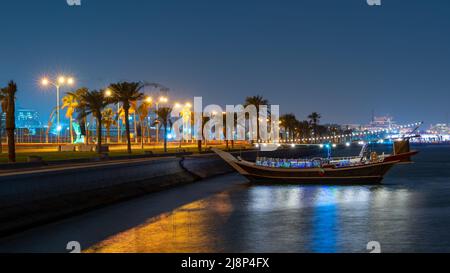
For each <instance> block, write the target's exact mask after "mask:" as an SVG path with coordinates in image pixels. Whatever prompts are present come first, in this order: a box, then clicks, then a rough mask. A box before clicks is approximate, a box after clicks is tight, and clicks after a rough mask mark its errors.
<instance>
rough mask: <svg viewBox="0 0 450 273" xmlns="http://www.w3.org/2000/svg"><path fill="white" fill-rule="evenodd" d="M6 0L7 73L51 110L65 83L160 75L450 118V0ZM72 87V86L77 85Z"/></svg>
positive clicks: (324, 107) (278, 97) (3, 46)
mask: <svg viewBox="0 0 450 273" xmlns="http://www.w3.org/2000/svg"><path fill="white" fill-rule="evenodd" d="M382 4H383V5H382V6H381V7H371V6H368V5H367V4H366V1H365V0H341V1H338V0H282V1H280V0H220V1H219V0H179V1H177V0H82V6H81V7H70V6H68V5H67V4H66V0H41V1H38V0H34V1H30V0H1V1H0V11H1V14H2V16H0V37H1V38H0V41H1V42H0V85H1V86H3V85H5V84H6V83H7V81H8V80H11V79H13V80H15V81H16V82H17V83H18V85H19V93H18V106H19V107H24V108H34V109H36V110H38V111H40V112H41V119H42V121H46V119H47V115H48V114H49V112H50V110H49V109H50V108H51V107H53V106H54V105H55V100H56V99H55V93H54V90H42V89H41V88H40V87H39V85H38V82H39V78H40V77H41V76H42V75H56V74H57V73H59V72H63V73H69V74H71V75H73V76H74V77H76V79H77V81H78V82H77V83H78V87H81V86H87V87H89V88H93V89H97V88H102V87H105V86H107V85H108V83H110V82H116V81H120V80H145V81H151V82H160V83H162V84H163V85H165V86H167V87H170V88H171V90H172V91H171V94H170V97H171V98H173V99H172V100H177V101H184V100H186V99H189V98H190V99H191V100H192V97H193V96H203V98H204V103H216V104H221V105H225V104H238V103H241V102H242V101H243V99H244V98H245V96H250V95H256V94H261V95H263V96H264V97H266V98H268V99H269V100H270V102H271V103H273V104H279V105H280V107H281V111H282V112H294V113H295V114H296V115H297V116H298V118H305V117H306V116H307V114H309V113H311V112H312V111H317V112H320V113H321V114H322V116H323V122H339V123H362V122H367V121H368V120H370V116H371V112H372V110H375V113H376V114H378V115H382V114H391V115H393V116H394V117H395V118H396V119H397V120H398V121H400V122H409V121H416V120H424V121H426V122H428V123H436V122H445V121H446V115H448V112H449V111H450V109H449V108H450V107H449V102H450V73H449V72H450V35H449V34H450V1H448V0H429V1H423V0H382ZM66 91H68V90H66Z"/></svg>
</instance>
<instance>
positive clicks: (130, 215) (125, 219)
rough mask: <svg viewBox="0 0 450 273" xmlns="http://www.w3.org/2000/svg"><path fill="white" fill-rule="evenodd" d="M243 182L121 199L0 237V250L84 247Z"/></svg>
mask: <svg viewBox="0 0 450 273" xmlns="http://www.w3.org/2000/svg"><path fill="white" fill-rule="evenodd" d="M246 184H247V181H246V180H245V178H243V177H242V176H240V175H238V174H230V175H225V176H219V177H215V178H211V179H207V180H203V181H201V182H197V183H194V184H190V185H186V186H180V187H176V188H172V189H169V190H165V191H162V192H158V193H153V194H149V195H146V196H144V197H140V198H137V199H133V200H130V201H125V202H122V203H118V204H115V205H111V206H108V207H104V208H101V209H97V210H94V211H91V212H89V213H85V214H82V215H79V216H75V217H71V218H68V219H65V220H62V221H59V222H55V223H52V224H48V225H45V226H41V227H37V228H34V229H30V230H28V231H25V232H22V233H19V234H16V235H13V236H10V237H6V238H2V239H0V253H30V252H32V253H40V252H44V253H48V252H51V253H59V252H62V253H65V252H67V250H66V245H67V243H68V242H69V241H78V242H80V244H81V246H82V248H84V249H85V248H88V247H89V246H92V245H94V244H95V243H98V242H100V241H103V240H104V239H106V238H108V237H110V236H112V235H115V234H117V233H120V232H122V231H125V230H128V229H130V228H133V227H135V226H138V225H140V224H143V223H145V222H146V221H148V220H149V219H152V218H153V217H157V216H158V215H161V214H162V213H166V212H170V211H173V210H174V209H176V208H179V207H181V206H183V205H186V204H189V203H192V202H194V201H197V200H200V199H203V198H206V197H208V196H211V195H213V194H215V193H219V192H222V191H225V190H228V189H232V188H233V187H242V186H245V185H246Z"/></svg>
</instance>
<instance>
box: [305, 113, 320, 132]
mask: <svg viewBox="0 0 450 273" xmlns="http://www.w3.org/2000/svg"><path fill="white" fill-rule="evenodd" d="M321 118H322V116H321V115H320V114H319V113H317V112H313V113H311V114H310V115H309V116H308V119H309V123H310V125H311V127H312V129H313V132H314V137H318V131H317V125H319V122H320V119H321Z"/></svg>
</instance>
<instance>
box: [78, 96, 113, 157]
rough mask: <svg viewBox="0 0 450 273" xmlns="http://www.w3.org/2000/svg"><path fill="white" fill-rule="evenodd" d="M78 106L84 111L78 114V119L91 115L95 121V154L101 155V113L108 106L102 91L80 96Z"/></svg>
mask: <svg viewBox="0 0 450 273" xmlns="http://www.w3.org/2000/svg"><path fill="white" fill-rule="evenodd" d="M79 99H80V102H79V103H80V105H82V106H83V109H84V111H82V112H80V115H81V116H80V117H87V116H88V115H91V114H92V116H93V117H94V118H95V119H96V123H97V152H98V153H101V148H102V111H103V109H104V108H105V107H106V106H107V105H108V102H107V101H106V99H105V96H104V90H100V91H97V90H93V91H88V92H87V93H85V94H82V95H81V96H80V97H79Z"/></svg>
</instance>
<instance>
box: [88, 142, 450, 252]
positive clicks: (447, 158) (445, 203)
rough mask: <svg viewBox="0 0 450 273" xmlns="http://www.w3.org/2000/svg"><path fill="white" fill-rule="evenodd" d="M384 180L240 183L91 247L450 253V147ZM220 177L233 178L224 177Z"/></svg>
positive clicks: (424, 153) (431, 150) (427, 153)
mask: <svg viewBox="0 0 450 273" xmlns="http://www.w3.org/2000/svg"><path fill="white" fill-rule="evenodd" d="M419 149H420V150H421V153H420V154H419V155H418V156H417V157H416V158H415V161H416V163H414V164H409V165H402V166H397V167H395V168H394V169H393V170H392V171H391V172H390V174H389V175H388V176H387V177H386V179H385V181H384V182H385V184H384V185H380V186H345V187H340V186H295V185H294V186H292V185H289V186H285V185H283V186H281V185H278V186H275V185H273V186H257V185H240V186H235V187H233V188H231V189H230V190H227V191H224V192H221V193H218V194H214V195H212V196H210V197H207V198H203V199H200V200H197V201H194V202H191V203H189V204H187V205H183V206H180V207H178V208H176V209H174V210H173V211H171V212H168V213H164V214H161V215H159V216H157V217H152V218H150V219H148V220H147V221H146V222H145V223H144V224H141V225H138V226H135V227H133V228H130V229H127V230H125V231H123V232H120V233H117V234H113V235H112V236H109V237H108V238H106V239H105V240H102V241H99V242H97V243H95V244H93V245H92V246H90V248H89V249H88V250H87V251H88V252H326V253H329V252H331V253H334V252H368V251H367V250H366V246H367V243H368V242H369V241H378V242H379V243H380V244H381V251H383V252H450V146H428V147H419ZM221 179H229V178H228V177H223V178H221Z"/></svg>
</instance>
